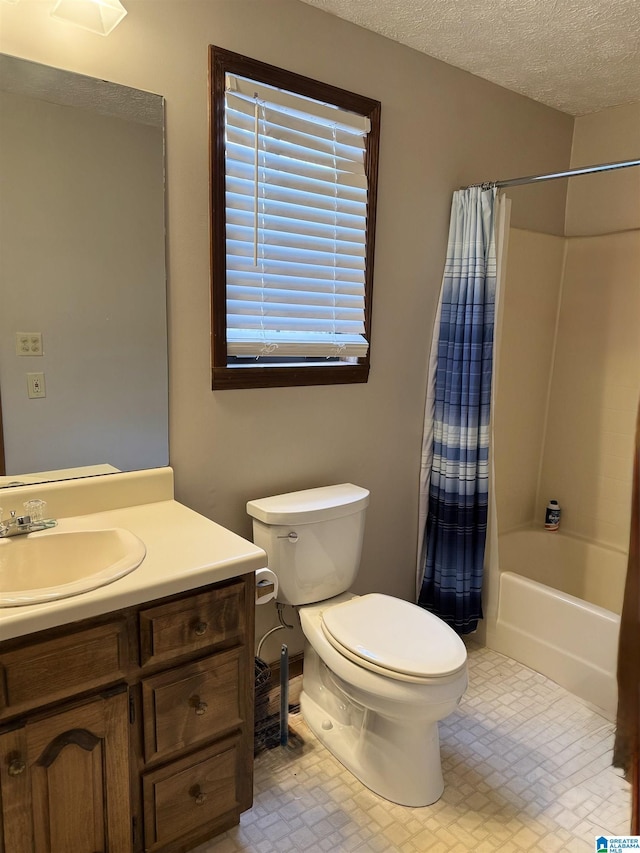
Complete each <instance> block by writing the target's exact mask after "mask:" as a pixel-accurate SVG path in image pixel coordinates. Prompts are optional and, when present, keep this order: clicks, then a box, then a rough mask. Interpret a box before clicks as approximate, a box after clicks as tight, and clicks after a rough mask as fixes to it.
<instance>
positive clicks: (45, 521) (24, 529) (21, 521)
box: [0, 500, 58, 539]
mask: <svg viewBox="0 0 640 853" xmlns="http://www.w3.org/2000/svg"><path fill="white" fill-rule="evenodd" d="M45 506H46V504H45V502H44V501H40V500H30V501H27V502H26V503H25V507H26V508H27V509H29V510H30V514H25V515H16V512H15V510H12V511H11V512H10V513H9V518H4V519H3V518H2V510H1V509H0V539H6V538H7V537H8V536H22V535H25V534H27V533H36V532H37V531H38V530H48V529H49V528H50V527H55V526H56V524H57V523H58V522H57V521H56V520H55V519H54V518H43V517H42V511H43V509H44V507H45Z"/></svg>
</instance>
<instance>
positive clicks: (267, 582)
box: [256, 569, 278, 604]
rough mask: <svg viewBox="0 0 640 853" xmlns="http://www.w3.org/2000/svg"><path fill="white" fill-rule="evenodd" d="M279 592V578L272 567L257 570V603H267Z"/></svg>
mask: <svg viewBox="0 0 640 853" xmlns="http://www.w3.org/2000/svg"><path fill="white" fill-rule="evenodd" d="M277 594H278V578H277V577H276V576H275V575H274V573H273V572H272V571H271V570H270V569H257V571H256V604H266V603H267V602H268V601H273V599H274V598H275V597H276V595H277Z"/></svg>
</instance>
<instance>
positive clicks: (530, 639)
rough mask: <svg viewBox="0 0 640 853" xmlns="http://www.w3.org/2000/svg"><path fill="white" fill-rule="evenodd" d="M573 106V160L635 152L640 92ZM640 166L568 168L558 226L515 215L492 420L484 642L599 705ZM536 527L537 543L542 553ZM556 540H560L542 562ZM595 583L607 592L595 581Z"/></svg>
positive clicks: (632, 328)
mask: <svg viewBox="0 0 640 853" xmlns="http://www.w3.org/2000/svg"><path fill="white" fill-rule="evenodd" d="M583 119H584V121H583ZM583 119H577V120H576V134H575V140H574V159H573V160H572V166H583V165H587V164H589V163H594V162H612V161H614V160H623V159H631V158H632V157H633V156H634V154H635V155H636V156H637V139H638V138H640V137H639V136H638V132H640V104H636V105H629V106H628V107H624V108H621V107H620V108H614V109H612V110H606V111H604V112H603V113H602V114H598V115H596V116H588V117H587V116H585V117H583ZM623 176H624V177H623ZM638 180H640V169H639V168H638V167H631V168H629V169H623V170H620V172H607V173H602V174H598V175H587V176H583V177H576V178H572V179H571V181H570V182H569V183H570V189H569V199H570V200H571V201H570V203H568V205H567V229H566V230H567V234H568V235H570V236H568V237H565V238H558V237H556V236H554V235H548V234H540V233H533V232H530V231H525V230H521V229H512V231H511V236H510V244H509V260H508V270H507V276H506V286H505V294H504V303H503V304H504V314H503V324H502V338H501V355H500V357H499V376H500V382H499V385H498V391H497V401H496V407H495V422H494V429H495V445H494V446H495V454H494V456H495V471H496V502H497V526H498V533H499V534H500V540H499V541H500V547H499V555H498V559H497V560H493V562H492V565H491V569H490V572H489V575H490V578H489V584H488V590H489V592H488V595H489V601H490V604H489V608H488V609H489V611H490V613H491V618H490V619H489V621H488V624H487V643H488V644H489V645H490V646H491V647H493V648H497V649H498V650H500V651H503V652H505V653H507V654H511V655H513V656H515V657H516V658H517V659H518V660H521V661H523V662H525V663H527V664H529V665H530V666H534V667H536V668H537V669H539V670H540V671H541V672H543V673H545V674H546V675H549V676H551V677H553V678H557V679H558V680H559V681H560V682H561V683H562V684H565V685H566V686H568V687H569V688H570V689H572V690H575V691H576V693H577V695H579V696H582V697H583V698H585V699H587V700H588V701H591V702H593V703H594V704H596V705H597V706H598V707H600V708H603V709H606V710H607V712H608V713H609V714H612V713H613V714H614V713H615V709H616V701H617V700H616V680H615V661H616V652H617V640H616V636H617V630H618V629H617V624H618V622H619V612H620V603H621V590H622V585H621V579H622V578H623V577H624V571H625V567H626V557H627V545H628V541H629V523H630V519H631V501H630V497H631V474H632V466H633V437H634V427H635V414H636V407H637V404H638V397H639V395H640V334H639V333H638V329H639V325H640V287H638V283H639V281H640V206H639V205H638V197H639V196H638ZM620 181H624V183H620ZM585 182H586V185H587V186H588V187H589V190H590V191H589V193H588V194H585V192H583V184H584V183H585ZM612 182H613V184H614V186H615V188H616V191H615V192H613V191H612V190H611V187H610V186H609V184H610V183H612ZM574 186H577V187H580V188H581V189H579V190H578V191H577V192H578V197H579V198H580V200H581V206H576V204H574V203H573V200H572V199H574V198H575V197H574V196H573V195H572V194H573V192H574V189H573V187H574ZM510 192H513V193H514V195H515V193H517V192H518V190H517V189H514V190H513V191H510ZM605 210H608V211H610V213H611V215H610V217H609V219H608V220H606V219H605V217H604V211H605ZM594 211H597V215H596V214H595V213H594ZM607 221H608V223H609V224H608V226H607V224H606V222H607ZM594 229H600V233H598V231H596V230H594ZM616 229H620V230H616ZM608 231H611V233H607V232H608ZM551 496H552V497H553V498H555V499H558V501H559V503H560V505H561V506H562V530H561V532H545V531H544V530H543V520H544V508H545V505H546V503H547V500H548V499H549V497H551ZM532 537H533V538H532ZM545 537H546V540H545ZM555 539H557V542H555V543H554V542H553V540H555ZM521 540H522V541H524V542H526V543H528V544H524V546H523V547H521V548H520V551H519V552H518V551H517V549H514V548H513V547H512V546H513V545H514V544H515V543H516V541H520V542H521V544H522V541H521ZM534 540H539V541H540V543H541V544H543V545H544V550H543V552H540V557H539V558H538V559H537V560H536V558H535V556H534V551H533V550H532V547H531V543H532V542H533V541H534ZM494 544H495V543H493V542H492V549H491V550H492V554H493V553H494V550H495V549H494V548H493V545H494ZM556 545H557V546H558V551H559V552H562V553H559V554H558V557H559V561H553V562H551V561H549V560H548V559H547V558H546V551H547V550H548V549H549V548H552V547H555V546H556ZM577 554H582V557H581V558H580V559H581V560H582V562H581V564H580V565H575V564H574V557H575V555H577ZM572 555H573V556H572ZM536 562H537V564H538V565H537V566H533V568H532V563H534V564H535V563H536ZM541 570H543V571H541ZM523 575H524V577H523ZM570 575H573V580H572V581H571V588H568V587H567V584H566V579H567V578H568V577H569V576H570ZM563 578H564V579H565V580H563ZM595 587H600V589H601V590H602V591H604V592H606V594H607V599H606V600H598V599H594V598H593V597H592V595H591V592H590V589H591V590H592V589H594V588H595ZM503 593H504V596H503ZM567 594H569V599H567ZM534 602H535V607H536V608H537V610H535V612H536V614H537V618H535V617H533V609H534V604H533V603H534ZM514 608H515V609H514ZM576 620H578V621H576ZM585 620H586V621H585ZM534 623H535V624H534ZM578 623H579V624H578ZM597 626H601V628H599V627H597ZM601 630H602V632H603V633H602V637H603V638H604V639H603V642H602V643H601V642H600V631H601ZM612 630H613V632H614V633H613V634H612V633H611V631H612ZM505 632H506V633H505ZM580 637H583V638H584V640H580V639H579V638H580ZM594 638H595V642H594ZM576 644H578V646H579V647H578V648H576ZM603 654H604V659H603ZM580 673H581V674H580Z"/></svg>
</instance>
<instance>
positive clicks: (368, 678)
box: [247, 484, 467, 807]
mask: <svg viewBox="0 0 640 853" xmlns="http://www.w3.org/2000/svg"><path fill="white" fill-rule="evenodd" d="M368 497H369V493H368V492H367V491H366V489H361V488H359V487H358V486H353V485H351V484H341V485H339V486H329V487H325V488H322V489H309V490H305V491H303V492H294V493H290V494H287V495H279V496H274V497H270V498H264V499H261V500H258V501H251V502H249V504H247V511H248V512H249V514H250V515H252V516H253V519H254V541H255V542H256V544H257V545H259V546H260V547H262V548H263V549H264V550H265V551H266V552H267V555H268V558H269V568H270V569H271V570H272V571H274V572H275V574H276V575H277V577H278V583H279V593H278V597H279V600H280V601H281V602H282V603H287V604H292V605H294V606H295V607H296V609H297V611H298V613H299V616H300V623H301V626H302V630H303V633H304V636H305V650H304V673H303V685H302V695H301V700H300V704H301V711H302V714H303V717H304V718H305V721H306V723H307V724H308V726H309V728H310V729H311V730H312V731H313V732H314V734H315V735H316V736H317V738H318V739H319V740H320V742H321V743H322V744H324V745H325V746H326V747H327V749H328V750H329V751H330V752H331V753H332V754H333V755H334V756H335V757H336V758H337V759H338V760H339V761H340V762H341V763H342V764H343V765H344V766H345V767H346V768H347V769H348V770H350V771H351V772H352V773H353V774H354V776H356V777H357V778H358V779H359V780H360V781H361V782H362V783H363V784H364V785H366V786H367V787H368V788H370V789H371V790H372V791H374V792H375V793H377V794H379V795H380V796H382V797H384V798H385V799H387V800H390V801H392V802H395V803H399V804H400V805H405V806H416V807H418V806H426V805H430V804H431V803H433V802H435V801H436V800H437V799H438V798H439V797H440V796H441V794H442V791H443V788H444V782H443V777H442V770H441V762H440V747H439V737H438V721H439V720H442V719H444V718H445V717H447V716H448V715H449V714H450V713H451V712H452V711H454V710H455V708H456V706H457V705H458V703H459V702H460V700H461V698H462V696H463V694H464V691H465V690H466V687H467V654H466V648H465V646H464V643H463V642H462V640H461V639H460V638H459V637H458V635H457V634H456V633H455V632H454V631H453V630H452V629H451V628H450V627H449V626H448V625H446V624H445V623H444V622H443V621H442V620H441V619H439V618H438V617H437V616H434V615H433V614H431V613H428V612H427V611H425V610H423V609H422V608H420V607H417V606H416V605H414V604H410V603H409V602H406V601H403V600H401V599H397V598H393V597H392V596H387V595H381V594H378V593H371V594H368V595H363V596H356V595H353V594H351V593H350V592H348V589H349V586H350V585H351V582H352V581H353V580H354V579H355V575H356V573H357V570H358V566H359V562H360V553H361V546H362V537H363V532H364V512H365V509H366V506H367V503H368Z"/></svg>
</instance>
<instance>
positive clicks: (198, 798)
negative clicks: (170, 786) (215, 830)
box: [189, 785, 207, 806]
mask: <svg viewBox="0 0 640 853" xmlns="http://www.w3.org/2000/svg"><path fill="white" fill-rule="evenodd" d="M189 794H190V795H191V796H192V797H193V799H194V802H195V804H196V805H197V806H201V805H202V804H203V803H204V801H205V800H206V799H207V795H206V794H205V793H204V792H203V791H202V790H201V789H200V785H194V786H193V787H192V788H190V789H189Z"/></svg>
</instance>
